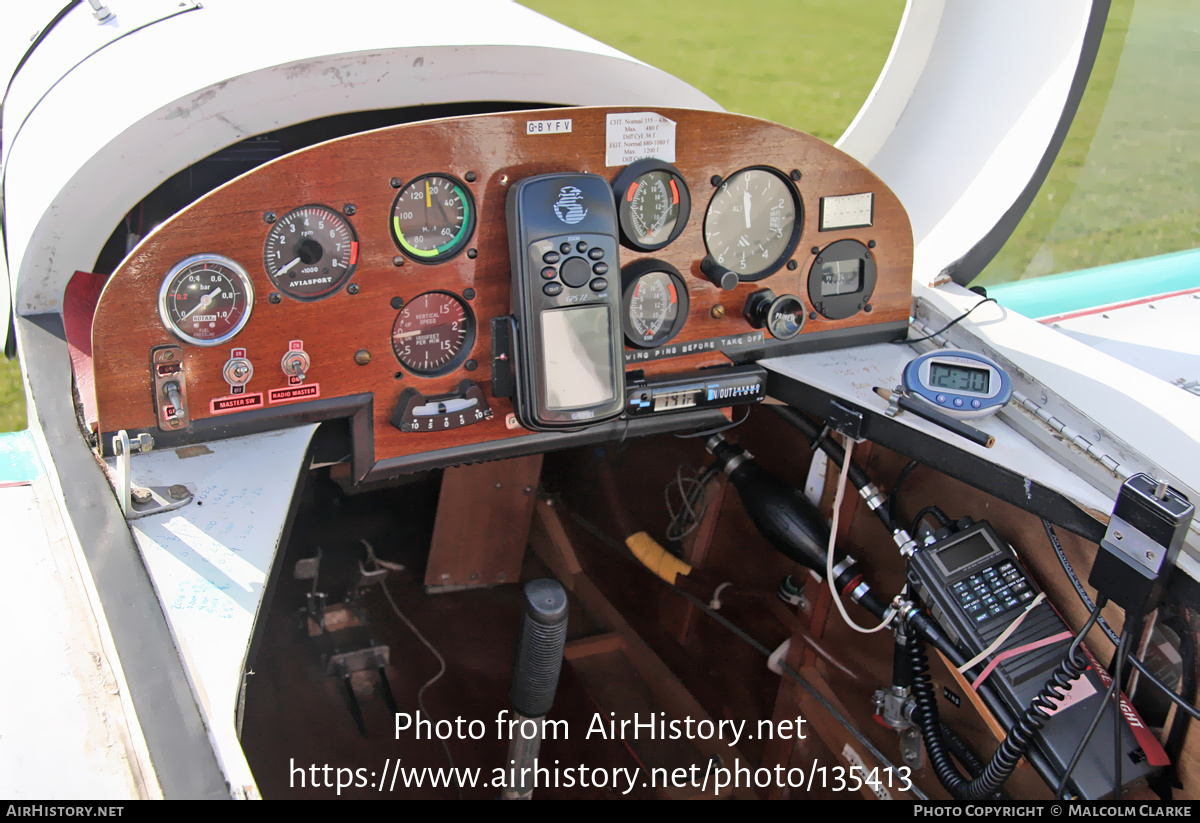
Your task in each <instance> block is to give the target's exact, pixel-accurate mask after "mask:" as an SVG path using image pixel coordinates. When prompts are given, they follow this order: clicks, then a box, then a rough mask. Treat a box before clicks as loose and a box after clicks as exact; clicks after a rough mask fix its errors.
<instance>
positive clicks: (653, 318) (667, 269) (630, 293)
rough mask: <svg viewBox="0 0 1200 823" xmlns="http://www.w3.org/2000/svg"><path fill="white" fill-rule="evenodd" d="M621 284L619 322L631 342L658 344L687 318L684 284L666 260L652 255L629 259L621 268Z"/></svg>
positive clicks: (646, 346) (648, 345)
mask: <svg viewBox="0 0 1200 823" xmlns="http://www.w3.org/2000/svg"><path fill="white" fill-rule="evenodd" d="M621 287H622V288H621V307H622V309H623V314H624V317H623V319H622V324H621V325H622V326H623V327H624V328H625V339H626V340H628V341H629V344H630V345H631V346H636V347H638V348H639V349H652V348H655V347H657V346H661V345H662V344H664V343H666V342H668V341H669V340H671V339H672V338H673V337H675V335H677V334H679V332H680V330H681V329H682V328H683V324H684V323H685V322H687V316H688V292H687V285H686V284H685V283H684V280H683V275H681V274H680V273H679V270H678V269H677V268H675V267H674V266H672V265H671V264H670V263H664V262H663V261H661V260H653V259H643V260H637V261H635V262H633V263H630V264H629V265H628V266H626V267H625V268H624V269H622V270H621Z"/></svg>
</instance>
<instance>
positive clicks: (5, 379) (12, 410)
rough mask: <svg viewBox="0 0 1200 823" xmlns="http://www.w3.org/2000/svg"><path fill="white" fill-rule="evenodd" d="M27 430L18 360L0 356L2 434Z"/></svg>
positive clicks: (0, 417)
mask: <svg viewBox="0 0 1200 823" xmlns="http://www.w3.org/2000/svg"><path fill="white" fill-rule="evenodd" d="M23 428H25V389H24V387H22V385H21V370H20V369H19V368H18V367H17V361H16V360H6V359H5V358H4V356H3V355H0V432H14V431H20V430H21V429H23Z"/></svg>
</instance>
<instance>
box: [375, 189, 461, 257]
mask: <svg viewBox="0 0 1200 823" xmlns="http://www.w3.org/2000/svg"><path fill="white" fill-rule="evenodd" d="M474 228H475V201H474V200H473V199H472V198H471V193H470V191H468V190H467V187H466V184H464V183H460V182H459V181H458V180H456V179H454V178H453V177H449V176H447V175H444V174H423V175H421V176H420V177H418V178H416V179H415V180H412V181H411V182H410V183H409V184H408V185H407V186H405V187H404V188H402V189H401V190H400V194H398V195H397V196H396V202H395V203H394V204H393V205H392V237H393V238H395V240H396V244H397V245H398V246H399V247H400V250H401V251H403V252H404V253H405V254H407V255H408V256H409V257H411V258H413V259H414V260H419V261H420V262H422V263H437V262H439V261H442V260H446V259H447V258H450V257H453V256H454V255H456V254H458V253H459V252H460V251H462V249H463V247H464V246H466V245H467V241H469V240H470V239H471V231H472V230H473V229H474Z"/></svg>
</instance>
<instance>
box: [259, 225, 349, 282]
mask: <svg viewBox="0 0 1200 823" xmlns="http://www.w3.org/2000/svg"><path fill="white" fill-rule="evenodd" d="M263 266H264V267H265V268H266V270H267V275H268V276H269V277H270V278H271V281H272V282H273V283H274V284H275V288H277V289H279V290H280V291H281V292H283V293H284V294H286V295H287V296H288V297H294V298H295V299H297V300H320V299H321V298H322V297H328V296H329V295H331V294H333V293H334V292H336V291H337V290H338V289H340V288H341V287H342V286H343V285H344V284H345V283H346V281H347V280H349V279H350V276H351V275H353V274H354V269H355V268H356V267H357V266H358V238H357V237H355V236H354V229H353V228H352V227H351V225H350V223H349V221H348V220H346V219H345V218H344V217H342V216H341V215H340V214H338V213H337V212H336V211H334V210H333V209H331V208H329V207H328V206H301V207H300V208H298V209H293V210H292V211H289V212H288V213H287V214H285V215H284V216H283V217H281V218H279V220H278V221H276V222H275V224H274V225H273V226H271V231H270V232H269V233H268V234H267V243H266V246H265V247H264V248H263Z"/></svg>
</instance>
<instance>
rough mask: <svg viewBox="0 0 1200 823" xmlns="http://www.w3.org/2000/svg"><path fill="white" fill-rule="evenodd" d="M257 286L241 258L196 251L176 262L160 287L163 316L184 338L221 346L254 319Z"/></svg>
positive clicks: (160, 315) (160, 308)
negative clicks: (252, 282) (242, 264)
mask: <svg viewBox="0 0 1200 823" xmlns="http://www.w3.org/2000/svg"><path fill="white" fill-rule="evenodd" d="M253 307H254V286H253V285H252V284H251V282H250V277H249V275H247V274H246V270H245V269H243V268H242V267H241V266H240V265H238V263H237V262H235V261H233V260H230V259H229V258H228V257H223V256H222V255H219V254H194V255H192V256H191V257H188V258H185V259H184V260H180V261H179V262H178V263H176V264H175V265H174V266H173V267H172V268H171V270H170V271H169V272H167V276H166V277H165V278H163V283H162V288H160V289H159V291H158V315H159V317H160V318H161V319H162V322H163V325H164V326H166V327H167V329H168V330H170V332H171V333H172V334H174V335H175V336H176V337H178V338H179V339H180V340H182V341H184V342H185V343H192V344H194V345H197V346H216V345H219V344H221V343H224V342H225V341H226V340H229V339H230V338H232V337H233V336H234V335H235V334H237V333H238V332H239V331H241V330H242V327H243V326H245V325H246V321H248V320H249V319H250V310H251V309H252V308H253Z"/></svg>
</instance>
